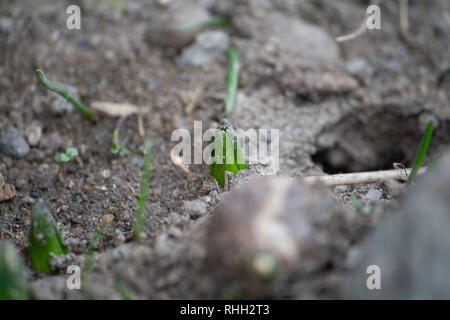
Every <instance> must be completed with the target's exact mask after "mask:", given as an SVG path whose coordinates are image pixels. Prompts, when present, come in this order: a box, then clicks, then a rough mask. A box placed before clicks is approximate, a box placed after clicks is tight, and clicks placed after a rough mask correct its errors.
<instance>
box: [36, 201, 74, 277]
mask: <svg viewBox="0 0 450 320" xmlns="http://www.w3.org/2000/svg"><path fill="white" fill-rule="evenodd" d="M29 242H30V246H29V248H28V254H29V256H30V259H31V262H32V263H33V266H34V268H35V269H36V270H37V271H43V272H54V271H55V270H53V269H52V267H51V266H50V253H53V254H55V255H57V256H60V255H65V254H68V253H69V250H68V249H67V247H66V246H65V245H64V243H63V241H62V238H61V235H60V234H59V231H58V227H57V225H56V222H55V220H54V219H53V216H52V215H51V213H50V212H49V211H48V209H47V208H45V207H44V205H43V203H42V201H39V203H38V204H37V205H36V206H35V207H34V208H33V213H32V216H31V228H30V234H29Z"/></svg>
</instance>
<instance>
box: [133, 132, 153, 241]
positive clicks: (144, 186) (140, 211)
mask: <svg viewBox="0 0 450 320" xmlns="http://www.w3.org/2000/svg"><path fill="white" fill-rule="evenodd" d="M144 147H145V158H144V172H143V174H142V181H141V187H140V191H139V199H138V206H137V209H136V231H135V232H136V238H137V239H139V237H140V235H141V233H142V230H143V229H144V218H145V216H144V215H145V208H146V204H147V197H148V186H149V182H150V177H151V172H152V169H153V141H152V140H151V139H149V138H147V139H146V140H145V145H144Z"/></svg>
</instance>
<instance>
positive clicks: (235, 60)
mask: <svg viewBox="0 0 450 320" xmlns="http://www.w3.org/2000/svg"><path fill="white" fill-rule="evenodd" d="M228 55H229V60H230V71H229V74H228V85H227V100H226V107H225V112H226V113H231V111H232V110H233V108H234V103H235V101H236V93H237V88H238V84H239V56H238V53H237V49H236V47H234V46H230V47H229V48H228Z"/></svg>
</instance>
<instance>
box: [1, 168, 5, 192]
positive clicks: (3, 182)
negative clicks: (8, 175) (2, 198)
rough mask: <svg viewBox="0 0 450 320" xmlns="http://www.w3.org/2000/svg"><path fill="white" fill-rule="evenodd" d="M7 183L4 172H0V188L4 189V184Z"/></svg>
mask: <svg viewBox="0 0 450 320" xmlns="http://www.w3.org/2000/svg"><path fill="white" fill-rule="evenodd" d="M4 185H5V179H4V178H3V175H2V173H1V172H0V190H2V189H3V186H4Z"/></svg>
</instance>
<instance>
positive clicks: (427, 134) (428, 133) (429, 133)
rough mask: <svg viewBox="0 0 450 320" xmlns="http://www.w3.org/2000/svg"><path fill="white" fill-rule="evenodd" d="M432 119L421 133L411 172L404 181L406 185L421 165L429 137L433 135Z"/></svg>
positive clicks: (428, 143) (428, 144) (410, 181)
mask: <svg viewBox="0 0 450 320" xmlns="http://www.w3.org/2000/svg"><path fill="white" fill-rule="evenodd" d="M433 128H434V126H433V121H430V122H428V124H427V127H426V128H425V132H424V134H423V137H422V140H421V141H420V145H419V151H418V152H417V156H416V160H415V161H414V166H413V168H412V170H411V173H410V174H409V176H408V180H407V181H406V185H407V186H409V185H411V183H412V181H413V180H414V177H415V176H416V174H417V172H418V171H419V169H420V166H421V165H422V162H423V160H424V159H425V156H426V154H427V151H428V147H429V146H430V141H431V137H432V136H433Z"/></svg>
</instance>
